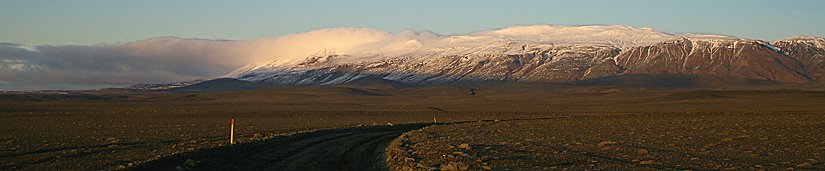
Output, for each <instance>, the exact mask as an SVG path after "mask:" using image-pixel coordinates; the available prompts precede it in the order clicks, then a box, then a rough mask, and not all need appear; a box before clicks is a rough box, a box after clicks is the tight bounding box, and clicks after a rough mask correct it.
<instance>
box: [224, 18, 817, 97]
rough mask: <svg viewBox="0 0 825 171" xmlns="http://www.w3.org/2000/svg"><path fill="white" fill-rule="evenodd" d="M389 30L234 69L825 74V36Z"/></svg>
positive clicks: (285, 79)
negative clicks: (771, 38)
mask: <svg viewBox="0 0 825 171" xmlns="http://www.w3.org/2000/svg"><path fill="white" fill-rule="evenodd" d="M384 37H385V38H383V39H379V40H376V41H372V42H371V43H364V44H359V45H358V46H354V47H350V48H348V49H347V50H346V51H345V52H343V51H336V50H335V49H327V48H322V49H323V50H321V51H318V52H317V53H315V54H313V55H309V56H306V57H303V58H302V59H303V60H300V59H301V57H297V58H296V57H289V58H287V59H289V61H284V60H282V59H281V58H280V57H274V58H273V59H272V60H271V61H270V62H264V63H256V64H250V65H248V66H244V67H240V68H238V69H237V70H235V71H233V72H231V73H230V74H228V75H226V76H225V77H229V78H236V79H238V80H243V81H249V82H261V83H268V84H277V85H332V84H342V83H348V82H352V81H355V80H359V79H361V78H372V79H370V80H373V81H375V80H378V81H379V82H380V81H382V80H384V81H390V82H398V83H403V84H416V85H439V84H452V83H479V82H505V83H506V82H523V83H572V82H578V81H582V80H591V79H601V80H604V79H602V78H607V77H619V76H622V75H653V76H645V77H634V79H635V78H638V79H661V80H650V81H643V82H650V83H657V82H675V81H673V80H674V79H671V78H677V77H678V78H683V77H682V76H688V77H684V78H693V77H704V76H709V77H714V79H694V80H708V81H712V80H728V79H716V78H724V77H729V78H735V79H732V80H738V79H744V80H757V82H759V81H758V80H763V81H769V82H787V83H810V82H812V81H814V82H816V81H821V80H825V57H823V56H825V55H824V54H825V50H823V48H822V47H823V45H822V44H823V43H822V38H815V37H799V38H793V39H787V40H780V41H777V42H775V43H774V44H776V45H775V46H776V47H774V45H772V44H771V43H768V42H764V41H760V40H751V39H743V38H737V37H732V36H724V35H702V34H670V33H665V32H659V31H656V30H653V29H649V28H633V27H628V26H615V25H613V26H549V25H535V26H512V27H507V28H502V29H496V30H489V31H481V32H476V33H470V34H466V35H451V36H444V35H438V34H435V33H432V32H415V31H405V32H402V33H399V34H397V35H390V36H384ZM655 75H662V77H658V76H655ZM671 75H677V77H671ZM665 78H666V79H665ZM607 80H609V79H607ZM362 81H363V80H362ZM743 82H748V81H743ZM760 83H761V82H760ZM353 85H359V84H353ZM663 85H670V84H669V83H664V84H663ZM703 85H705V84H703ZM709 85H713V84H709Z"/></svg>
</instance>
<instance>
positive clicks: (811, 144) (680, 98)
mask: <svg viewBox="0 0 825 171" xmlns="http://www.w3.org/2000/svg"><path fill="white" fill-rule="evenodd" d="M824 102H825V92H823V91H820V90H783V89H772V90H724V89H716V90H698V89H650V88H617V87H587V86H580V87H572V86H562V85H497V86H473V87H468V86H437V87H411V88H397V89H368V88H351V87H329V86H319V87H303V88H269V89H256V90H244V91H225V92H155V91H131V90H114V89H110V90H97V91H83V92H71V93H66V94H55V93H47V94H42V93H24V94H2V95H0V117H2V119H0V124H2V125H5V127H4V128H3V129H2V130H0V135H2V136H0V159H2V160H0V169H2V170H10V169H14V170H52V169H72V170H117V169H134V168H140V167H141V166H142V165H143V164H146V163H152V162H153V161H159V160H163V159H170V158H175V156H181V155H184V154H193V153H198V152H202V151H204V150H208V149H213V148H221V147H222V148H232V147H231V146H228V145H227V143H228V142H229V140H228V138H229V120H230V118H235V119H236V122H237V124H236V136H237V138H238V141H239V142H240V143H241V144H248V143H254V142H266V141H269V140H272V139H278V138H279V137H288V135H295V134H299V133H308V132H312V131H316V130H329V129H341V128H358V127H366V126H373V125H376V126H377V125H383V126H388V125H389V126H392V125H402V124H411V123H436V122H437V123H440V124H438V125H433V126H429V127H425V128H423V129H420V130H415V131H412V132H408V133H406V134H405V135H404V136H402V137H401V138H397V139H396V140H399V139H402V138H406V140H409V141H408V142H406V143H408V144H399V143H398V142H394V144H393V145H390V146H389V148H388V149H387V154H390V155H389V157H388V158H387V159H388V160H389V161H390V166H391V167H392V168H393V169H405V167H404V166H407V167H409V168H415V167H417V166H416V165H417V164H418V163H421V166H422V167H420V168H428V169H442V168H443V167H446V169H449V167H455V168H456V169H462V168H467V169H473V170H476V169H488V168H489V169H494V170H501V169H510V168H542V169H564V168H569V169H591V168H592V169H598V168H602V169H605V168H607V169H610V168H619V169H664V170H671V169H679V170H681V169H700V170H701V169H757V168H768V169H774V168H781V169H785V168H813V169H816V168H819V169H821V168H822V165H821V161H822V157H825V150H823V149H825V134H823V133H822V132H824V131H823V130H822V129H823V128H825V103H824ZM399 134H400V132H399ZM465 143H466V144H467V145H469V147H470V148H459V146H461V145H462V144H465ZM403 145H407V146H410V147H414V148H413V150H409V151H404V152H395V153H393V152H392V148H393V147H400V146H403ZM381 149H383V147H382V148H381ZM456 152H460V153H456ZM450 156H452V157H450ZM407 158H411V159H407ZM697 158H698V159H697ZM397 159H400V161H401V162H398V161H399V160H397ZM406 160H414V161H406ZM393 162H395V163H393ZM451 162H452V163H451ZM407 164H412V165H409V166H408V165H407ZM396 166H397V167H396ZM409 168H406V169H409ZM276 169H277V168H276Z"/></svg>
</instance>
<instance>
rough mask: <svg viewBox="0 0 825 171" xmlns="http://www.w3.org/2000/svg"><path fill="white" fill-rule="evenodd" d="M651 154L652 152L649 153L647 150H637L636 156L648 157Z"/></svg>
mask: <svg viewBox="0 0 825 171" xmlns="http://www.w3.org/2000/svg"><path fill="white" fill-rule="evenodd" d="M649 153H650V151H647V150H646V149H639V150H636V154H639V155H647V154H649Z"/></svg>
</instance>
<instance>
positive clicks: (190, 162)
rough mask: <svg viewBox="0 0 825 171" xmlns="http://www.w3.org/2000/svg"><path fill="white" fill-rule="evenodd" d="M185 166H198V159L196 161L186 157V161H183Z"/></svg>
mask: <svg viewBox="0 0 825 171" xmlns="http://www.w3.org/2000/svg"><path fill="white" fill-rule="evenodd" d="M183 166H185V167H188V168H195V167H198V161H195V160H192V159H186V161H184V162H183Z"/></svg>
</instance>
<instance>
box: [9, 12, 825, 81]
mask: <svg viewBox="0 0 825 171" xmlns="http://www.w3.org/2000/svg"><path fill="white" fill-rule="evenodd" d="M822 7H825V1H822V0H793V1H776V0H725V1H718V0H693V1H686V0H678V1H677V0H671V1H668V0H624V1H618V0H591V1H586V0H575V1H574V0H569V1H553V0H536V1H530V0H524V1H492V0H450V1H443V0H418V1H389V0H348V1H331V0H330V1H321V0H297V1H272V0H245V1H230V0H224V1H217V0H179V1H170V0H141V1H113V0H84V1H56V0H6V1H3V2H2V5H0V90H26V89H86V88H99V87H110V86H122V85H128V84H133V83H141V82H148V83H155V82H169V81H184V80H187V79H199V78H209V77H215V76H219V75H221V74H225V73H226V72H228V71H231V70H232V69H233V68H236V67H239V66H241V65H243V63H245V62H250V61H251V59H224V58H219V57H203V56H205V55H204V54H200V53H202V52H198V51H196V50H194V49H192V48H190V49H189V50H188V51H187V50H182V51H185V52H186V53H182V52H171V50H169V49H164V48H162V47H159V46H152V45H145V44H137V45H135V44H129V42H135V41H141V40H146V39H150V38H156V37H167V36H172V37H182V38H198V39H218V40H240V41H241V42H240V43H233V44H232V45H225V43H224V44H222V43H220V42H212V43H207V44H199V45H197V47H209V48H211V49H217V50H216V51H214V52H211V53H225V54H226V55H243V54H244V53H241V52H232V53H230V52H227V51H238V49H237V48H233V49H224V51H220V50H221V49H222V48H224V47H225V46H243V45H244V44H245V43H244V42H247V43H248V42H258V43H260V42H265V43H267V44H278V41H277V40H261V39H277V38H278V37H280V36H284V35H291V34H295V33H302V32H308V31H312V30H318V29H325V28H340V27H349V28H369V29H374V30H379V31H385V32H388V33H400V32H402V31H404V30H409V29H414V30H429V31H432V32H435V33H437V34H441V35H453V34H466V33H472V32H477V31H483V30H490V29H495V28H503V27H507V26H511V25H532V24H551V25H627V26H633V27H638V28H642V27H648V28H654V29H656V30H659V31H664V32H669V33H713V34H725V35H732V36H738V37H744V38H752V39H761V40H768V41H771V40H777V39H782V38H786V37H791V36H796V35H810V36H818V37H825V22H823V21H825V10H822V9H821V8H822ZM359 34H360V33H359ZM367 34H374V33H367ZM376 34H383V33H376ZM164 43H166V45H169V44H170V42H162V41H161V42H160V43H159V44H164ZM175 43H180V42H171V44H175ZM193 46H194V45H193ZM139 48H143V49H140V50H136V49H139ZM146 49H151V50H146ZM246 50H250V49H249V48H246ZM160 52H163V53H160ZM159 54H160V55H159ZM206 56H208V55H206ZM226 61H230V62H226Z"/></svg>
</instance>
